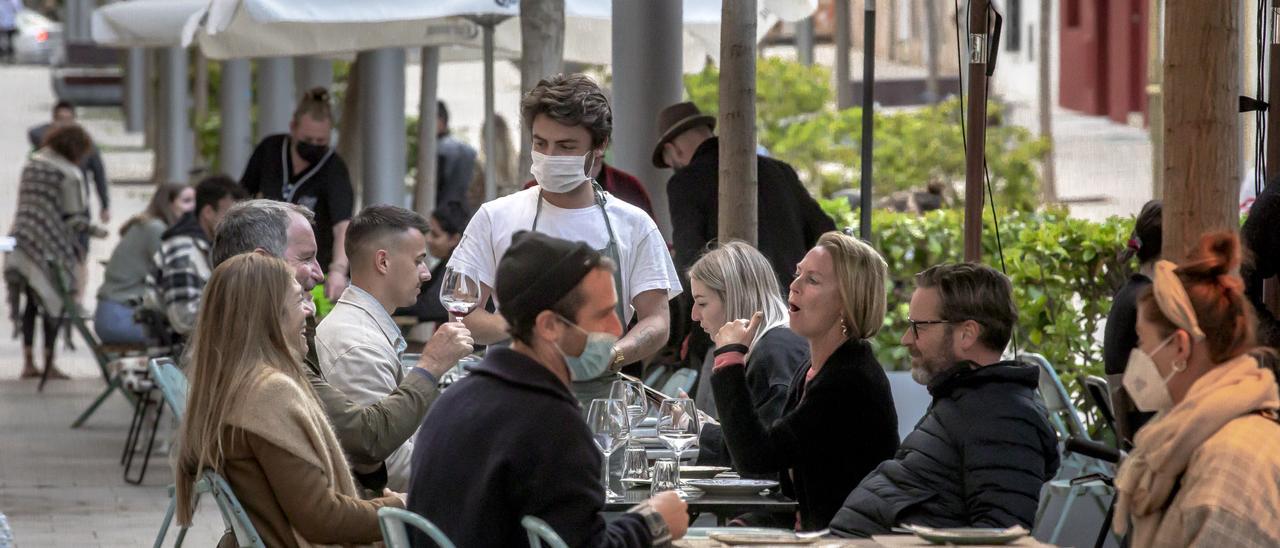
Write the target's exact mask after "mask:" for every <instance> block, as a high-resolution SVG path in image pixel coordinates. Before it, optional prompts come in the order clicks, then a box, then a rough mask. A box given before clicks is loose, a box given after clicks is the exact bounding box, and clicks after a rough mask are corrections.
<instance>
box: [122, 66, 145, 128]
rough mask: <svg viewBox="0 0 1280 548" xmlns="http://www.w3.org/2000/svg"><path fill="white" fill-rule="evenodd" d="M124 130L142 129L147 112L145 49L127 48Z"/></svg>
mask: <svg viewBox="0 0 1280 548" xmlns="http://www.w3.org/2000/svg"><path fill="white" fill-rule="evenodd" d="M124 67H125V68H124V130H125V131H127V132H129V133H137V132H139V131H142V130H143V126H144V125H145V121H146V112H147V50H145V49H143V48H129V49H128V50H127V51H126V52H125V63H124Z"/></svg>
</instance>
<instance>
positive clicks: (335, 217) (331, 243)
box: [240, 87, 355, 301]
mask: <svg viewBox="0 0 1280 548" xmlns="http://www.w3.org/2000/svg"><path fill="white" fill-rule="evenodd" d="M332 132H333V109H332V107H331V106H330V105H329V91H328V90H326V89H325V88H322V87H316V88H312V89H310V90H308V91H307V92H306V93H304V94H303V95H302V99H300V100H299V101H298V106H297V108H296V109H294V111H293V119H292V120H290V122H289V133H282V134H279V135H272V136H269V137H266V138H264V139H263V140H262V142H260V143H258V146H257V148H255V149H253V155H252V156H250V157H249V163H248V165H246V166H245V168H244V175H243V176H241V177H240V184H241V185H243V186H244V188H245V190H247V191H248V192H249V195H250V197H255V198H266V199H269V200H277V201H281V202H289V203H292V204H298V205H301V206H302V207H305V208H307V209H310V210H311V212H312V213H315V216H316V219H315V226H316V242H317V243H318V244H319V246H320V252H319V255H318V256H317V260H319V261H320V267H321V268H322V269H324V273H325V276H326V279H325V284H324V294H325V297H326V298H328V299H329V300H330V301H337V300H338V297H339V296H340V295H342V290H343V289H345V288H346V287H347V275H348V273H347V255H346V251H345V246H344V241H345V240H346V233H347V224H348V223H349V222H350V220H351V214H352V213H353V211H352V209H353V208H354V207H355V192H354V191H353V190H352V188H351V176H350V175H349V174H348V173H347V164H346V163H345V162H343V161H342V157H341V156H338V152H337V151H336V150H334V149H333V147H331V146H330V142H329V141H330V134H331V133H332Z"/></svg>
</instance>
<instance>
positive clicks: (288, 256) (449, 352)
mask: <svg viewBox="0 0 1280 548" xmlns="http://www.w3.org/2000/svg"><path fill="white" fill-rule="evenodd" d="M313 218H314V216H313V214H312V213H311V210H309V209H307V208H304V207H302V206H300V205H296V204H288V203H284V202H277V201H273V200H249V201H247V202H244V203H241V204H237V205H236V206H234V207H232V208H231V210H230V211H228V212H227V214H226V216H224V217H223V219H222V222H221V223H219V224H218V234H217V236H216V238H215V239H214V242H213V265H214V266H215V267H216V266H217V265H218V264H221V263H222V261H225V260H227V259H229V258H231V257H233V256H235V255H239V254H241V253H262V254H264V255H270V256H272V257H279V258H281V259H284V260H285V262H287V263H289V266H290V267H291V268H293V269H294V278H295V279H297V280H298V283H299V284H301V285H302V289H303V290H304V291H305V292H306V293H307V295H310V293H311V289H312V288H314V287H315V286H316V285H317V284H319V283H320V282H322V281H324V274H323V273H321V272H320V264H319V263H318V262H317V261H316V251H317V249H316V247H317V246H316V237H315V233H314V232H312V228H311V221H312V219H313ZM307 342H308V345H309V346H310V347H311V349H312V353H311V354H309V355H308V357H307V359H306V360H305V361H306V365H307V367H306V369H305V372H306V374H307V379H308V380H310V381H311V387H312V389H314V390H315V392H316V397H317V399H319V400H320V404H321V405H322V406H324V410H325V414H327V415H328V416H329V420H330V421H331V422H332V423H333V430H334V433H335V434H337V436H338V441H339V442H340V443H341V444H342V449H343V451H345V452H346V454H347V457H348V458H349V459H351V465H352V467H354V468H355V469H356V470H357V471H358V472H359V471H360V470H364V471H366V472H367V471H368V470H370V469H376V468H379V467H380V466H381V465H382V462H383V461H384V460H386V458H387V457H388V456H390V455H391V453H392V452H394V451H395V450H396V449H399V448H400V447H401V446H402V445H404V442H405V441H406V440H408V439H409V437H410V436H412V435H413V433H414V431H416V430H417V429H418V425H419V424H422V417H423V416H424V415H426V414H427V409H429V408H430V406H431V403H432V402H434V401H435V399H436V396H437V395H438V392H437V391H436V379H437V378H439V377H440V375H442V374H443V373H444V372H445V371H448V370H449V368H451V367H453V366H454V364H456V363H457V361H458V359H459V358H461V357H462V356H465V355H466V354H467V353H468V352H470V351H471V344H470V334H469V333H468V332H467V329H466V327H464V326H463V325H462V324H460V323H458V322H453V323H449V324H445V325H441V326H440V327H439V328H438V329H436V331H435V333H434V334H433V335H432V337H431V341H430V342H428V343H427V346H426V348H425V349H424V350H423V352H422V358H421V359H420V360H419V361H418V364H417V366H416V367H414V368H413V369H412V370H411V371H410V372H409V373H408V374H406V375H405V376H404V379H403V380H402V381H401V382H400V384H399V385H398V386H396V388H395V389H394V390H392V391H391V392H390V393H389V394H387V395H386V396H385V397H383V398H381V399H379V400H378V401H376V402H373V403H370V404H368V405H360V404H357V403H356V402H354V401H352V400H351V399H350V398H348V397H347V396H346V395H345V394H343V393H342V392H341V391H340V390H338V389H337V388H334V387H333V385H331V384H329V382H328V381H327V380H326V379H325V377H324V375H322V374H321V372H320V366H319V363H318V362H317V361H316V359H315V356H314V347H315V342H314V341H312V340H308V341H307ZM383 476H384V474H378V473H357V474H356V478H357V479H359V480H360V482H361V483H362V484H364V485H365V487H371V488H374V487H376V488H377V490H379V491H380V490H381V485H382V484H385V478H384V477H383ZM380 478H381V479H380Z"/></svg>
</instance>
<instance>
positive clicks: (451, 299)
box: [440, 268, 480, 321]
mask: <svg viewBox="0 0 1280 548" xmlns="http://www.w3.org/2000/svg"><path fill="white" fill-rule="evenodd" d="M479 303H480V282H477V281H476V280H475V278H472V277H471V276H468V275H466V274H463V273H462V272H459V271H457V270H454V269H452V268H448V269H445V271H444V281H442V282H441V283H440V304H441V305H444V309H445V310H448V311H449V314H450V316H452V317H453V318H454V319H456V320H458V321H462V318H464V317H466V315H467V314H470V313H471V311H473V310H475V309H476V305H477V304H479Z"/></svg>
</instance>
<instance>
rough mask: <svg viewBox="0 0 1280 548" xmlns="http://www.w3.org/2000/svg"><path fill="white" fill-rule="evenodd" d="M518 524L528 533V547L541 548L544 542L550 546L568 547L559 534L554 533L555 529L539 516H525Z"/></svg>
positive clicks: (555, 547) (552, 547) (554, 547)
mask: <svg viewBox="0 0 1280 548" xmlns="http://www.w3.org/2000/svg"><path fill="white" fill-rule="evenodd" d="M520 525H523V526H524V530H525V531H526V532H528V533H529V548H542V543H544V542H545V543H546V544H547V546H550V547H551V548H569V546H568V545H567V544H565V543H564V540H561V538H560V535H558V534H556V530H555V529H552V528H551V526H550V525H547V522H545V521H542V520H541V519H539V518H536V517H533V516H525V517H524V519H521V520H520Z"/></svg>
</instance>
